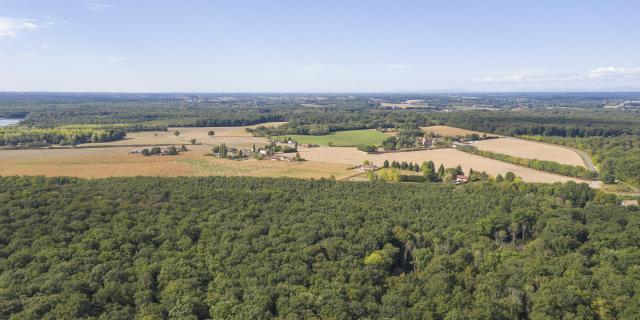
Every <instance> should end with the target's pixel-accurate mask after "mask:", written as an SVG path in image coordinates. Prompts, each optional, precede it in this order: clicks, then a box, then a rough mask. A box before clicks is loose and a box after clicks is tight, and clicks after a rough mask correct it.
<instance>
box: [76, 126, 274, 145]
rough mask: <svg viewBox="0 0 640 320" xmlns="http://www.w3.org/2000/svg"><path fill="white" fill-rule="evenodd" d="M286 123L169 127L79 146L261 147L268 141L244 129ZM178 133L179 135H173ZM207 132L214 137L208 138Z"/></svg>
mask: <svg viewBox="0 0 640 320" xmlns="http://www.w3.org/2000/svg"><path fill="white" fill-rule="evenodd" d="M284 123H286V122H268V123H262V124H259V125H253V126H246V127H170V128H168V130H167V131H145V132H133V133H129V134H127V137H126V138H125V139H124V140H118V141H112V142H109V143H86V144H82V145H81V146H104V145H110V146H139V145H163V144H173V145H180V144H191V139H196V141H197V143H200V144H205V145H217V144H221V143H226V144H228V145H230V146H234V147H250V146H252V145H253V144H256V145H258V146H262V145H264V144H267V143H268V142H269V141H268V140H267V139H265V138H261V137H253V136H251V134H249V133H248V132H246V131H245V128H254V127H257V126H266V127H269V126H272V127H275V126H280V125H282V124H284ZM176 131H177V132H179V135H177V136H176V135H175V133H176ZM209 131H213V132H214V133H215V135H213V136H209V134H208V133H209Z"/></svg>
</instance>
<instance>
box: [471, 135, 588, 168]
mask: <svg viewBox="0 0 640 320" xmlns="http://www.w3.org/2000/svg"><path fill="white" fill-rule="evenodd" d="M473 145H474V146H475V147H477V148H478V149H480V150H487V151H491V152H495V153H502V154H506V155H510V156H514V157H519V158H526V159H538V160H547V161H555V162H557V163H560V164H568V165H573V166H583V167H584V166H585V163H584V161H583V160H582V158H581V157H580V155H579V154H578V153H576V152H575V151H573V150H571V149H569V148H566V147H563V146H557V145H552V144H548V143H541V142H535V141H529V140H523V139H517V138H510V137H509V138H500V139H489V140H482V141H476V142H475V143H474V144H473Z"/></svg>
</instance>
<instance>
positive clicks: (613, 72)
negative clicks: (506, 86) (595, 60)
mask: <svg viewBox="0 0 640 320" xmlns="http://www.w3.org/2000/svg"><path fill="white" fill-rule="evenodd" d="M597 80H620V81H622V80H640V67H637V68H623V67H599V68H596V69H593V70H590V71H586V72H549V71H544V72H539V71H538V72H529V73H514V74H508V75H492V76H485V77H481V78H477V79H474V80H473V81H474V82H482V83H522V82H526V83H552V82H557V83H570V82H573V83H575V82H588V81H597Z"/></svg>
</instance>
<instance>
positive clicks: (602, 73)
mask: <svg viewBox="0 0 640 320" xmlns="http://www.w3.org/2000/svg"><path fill="white" fill-rule="evenodd" d="M633 76H640V67H638V68H616V67H600V68H597V69H594V70H591V71H589V73H588V75H587V77H589V78H591V79H595V78H617V77H623V78H624V77H633Z"/></svg>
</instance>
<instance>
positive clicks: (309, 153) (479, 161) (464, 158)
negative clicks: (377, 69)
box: [300, 147, 597, 186]
mask: <svg viewBox="0 0 640 320" xmlns="http://www.w3.org/2000/svg"><path fill="white" fill-rule="evenodd" d="M300 154H301V156H302V157H303V158H305V159H307V160H311V161H316V162H323V163H342V164H349V165H358V164H362V163H363V162H364V161H365V160H369V161H371V162H373V163H374V164H375V165H377V166H381V165H382V164H383V162H384V160H389V161H394V160H395V161H400V162H402V161H407V162H413V163H422V162H423V161H428V160H431V161H433V162H434V163H435V165H436V167H437V166H439V165H440V164H443V165H444V166H445V167H455V166H457V165H461V166H462V168H463V170H465V172H466V171H468V170H469V169H473V170H475V171H486V172H487V173H488V174H490V175H498V174H504V173H505V172H508V171H511V172H513V173H515V174H516V176H519V177H521V178H522V179H523V180H524V181H528V182H544V183H553V182H565V181H576V182H588V181H585V180H580V179H576V178H570V177H564V176H560V175H555V174H551V173H547V172H542V171H538V170H534V169H529V168H525V167H521V166H517V165H514V164H509V163H506V162H501V161H497V160H492V159H487V158H483V157H480V156H476V155H472V154H468V153H464V152H460V151H456V150H454V149H437V150H422V151H412V152H395V153H384V154H366V153H364V152H359V151H357V150H356V149H354V148H332V147H320V148H309V149H302V150H301V151H300ZM592 185H593V186H596V185H597V184H595V183H594V184H592Z"/></svg>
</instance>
